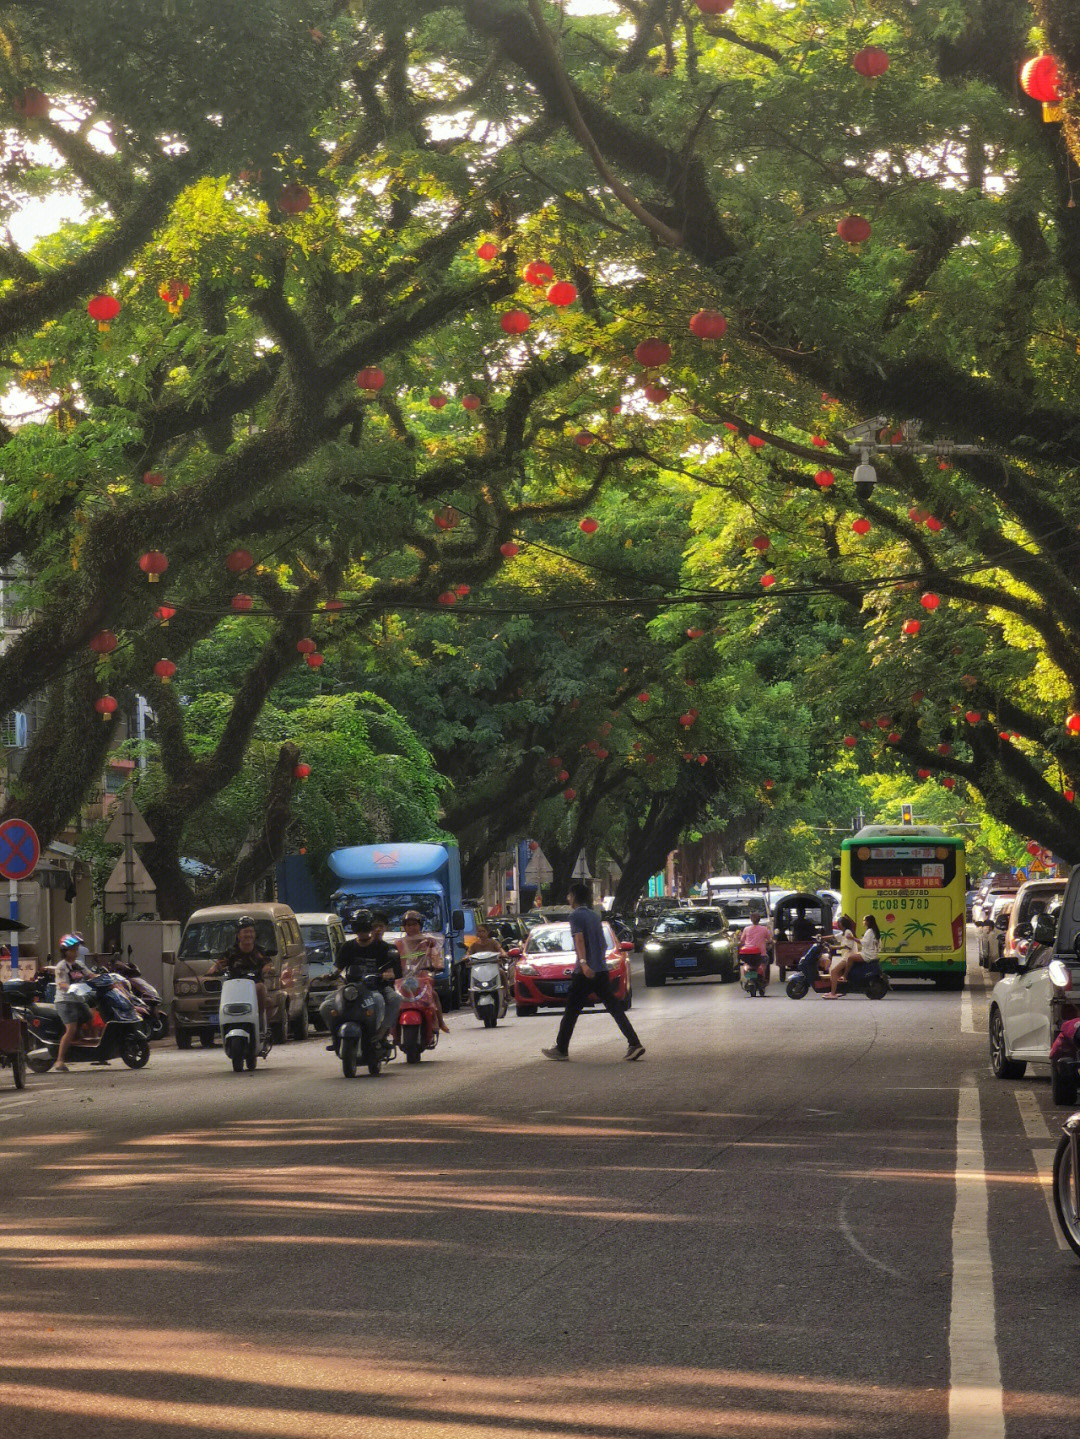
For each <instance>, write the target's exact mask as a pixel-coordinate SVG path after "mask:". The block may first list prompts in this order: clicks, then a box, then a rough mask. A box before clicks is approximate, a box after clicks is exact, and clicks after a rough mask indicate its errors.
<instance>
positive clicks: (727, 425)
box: [724, 420, 739, 435]
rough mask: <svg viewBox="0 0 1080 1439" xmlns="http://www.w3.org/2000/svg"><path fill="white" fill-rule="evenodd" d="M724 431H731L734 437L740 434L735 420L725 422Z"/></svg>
mask: <svg viewBox="0 0 1080 1439" xmlns="http://www.w3.org/2000/svg"><path fill="white" fill-rule="evenodd" d="M724 429H725V430H730V431H731V433H732V434H733V435H737V434H738V433H739V427H738V425H736V424H735V423H734V421H733V420H725V421H724Z"/></svg>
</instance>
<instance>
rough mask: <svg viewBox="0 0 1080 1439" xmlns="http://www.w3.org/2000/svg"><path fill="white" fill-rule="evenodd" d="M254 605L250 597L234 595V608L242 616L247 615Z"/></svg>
mask: <svg viewBox="0 0 1080 1439" xmlns="http://www.w3.org/2000/svg"><path fill="white" fill-rule="evenodd" d="M253 604H254V601H253V600H252V598H251V596H250V595H233V597H232V607H233V609H234V610H237V611H238V612H239V613H240V614H246V613H247V612H248V610H249V609H251V606H252V605H253Z"/></svg>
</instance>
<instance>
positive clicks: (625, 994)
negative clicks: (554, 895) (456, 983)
mask: <svg viewBox="0 0 1080 1439" xmlns="http://www.w3.org/2000/svg"><path fill="white" fill-rule="evenodd" d="M604 942H605V943H606V945H607V966H608V970H609V972H610V974H611V984H612V988H613V990H614V992H615V994H616V995H617V996H618V997H619V999H623V1000H625V1001H626V1007H627V1009H629V1008H630V1004H631V1000H632V999H633V988H632V986H631V982H630V958H629V954H628V951H629V950H632V949H633V947H634V946H633V944H632V943H631V942H630V941H629V940H627V941H626V942H625V943H624V944H620V943H619V941H618V940H617V939H616V938H615V933H614V931H613V930H612V928H611V926H610V925H609V924H605V925H604ZM576 964H577V955H576V954H575V952H574V940H573V936H572V935H571V933H570V926H569V925H568V924H566V923H562V924H541V925H538V926H537V927H536V928H535V929H534V930H533V931H532V933H531V934H530V935H529V938H528V940H527V941H526V944H525V953H524V954H523V955H522V957H521V958H520V959H519V960H518V961H517V963H516V964H515V965H514V969H513V975H512V979H511V987H512V991H513V995H514V1005H515V1008H516V1011H517V1013H518V1014H519V1015H529V1014H535V1013H536V1011H537V1010H538V1009H539V1008H540V1007H541V1005H543V1006H544V1007H545V1008H547V1009H561V1008H563V1007H564V1006H565V1004H566V996H567V994H568V992H569V990H570V978H571V976H572V975H573V973H574V967H575V965H576ZM590 1002H591V1003H593V1004H595V1003H596V996H595V995H593V996H592V998H591V1001H590Z"/></svg>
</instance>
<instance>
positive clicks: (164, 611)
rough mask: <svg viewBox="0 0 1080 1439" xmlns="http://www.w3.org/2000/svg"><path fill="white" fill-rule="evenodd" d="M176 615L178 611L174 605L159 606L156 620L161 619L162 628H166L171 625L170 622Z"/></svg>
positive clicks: (155, 615) (155, 612)
mask: <svg viewBox="0 0 1080 1439" xmlns="http://www.w3.org/2000/svg"><path fill="white" fill-rule="evenodd" d="M175 614H176V611H175V610H174V609H173V607H172V605H158V607H157V609H156V610H155V611H154V618H155V619H159V620H160V621H161V623H162V626H163V627H164V626H165V625H167V624H168V623H169V621H170V620H171V619H172V617H173V615H175Z"/></svg>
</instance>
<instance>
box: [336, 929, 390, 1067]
mask: <svg viewBox="0 0 1080 1439" xmlns="http://www.w3.org/2000/svg"><path fill="white" fill-rule="evenodd" d="M337 969H338V974H339V976H340V980H341V982H340V984H339V986H338V989H337V991H336V992H335V993H334V994H332V995H331V996H330V998H329V999H326V1000H324V1001H323V1003H322V1004H321V1005H320V1006H319V1013H320V1015H321V1016H322V1021H323V1023H324V1024H325V1025H326V1027H327V1029H328V1030H329V1031H330V1043H329V1044H328V1045H327V1046H326V1047H327V1049H332V1050H334V1052H335V1053H336V1052H337V1047H338V1029H339V1028H340V1026H341V1012H342V989H343V988H344V985H345V981H346V979H348V978H350V977H356V978H359V977H361V976H363V975H373V974H377V975H378V976H379V978H380V979H381V980H382V981H383V983H382V985H381V986H380V991H379V992H380V994H381V996H382V1001H383V1016H382V1020H381V1022H380V1024H379V1027H378V1030H377V1031H376V1035H375V1037H376V1039H380V1040H381V1039H385V1038H386V1036H387V1035H388V1034H389V1033H390V1032H391V1030H392V1029H393V1027H394V1025H395V1024H396V1023H397V1017H398V1011H399V1010H400V1009H401V995H400V994H398V992H397V990H396V989H395V988H394V980H395V979H400V978H401V976H402V968H401V955H400V954H399V953H398V952H397V950H396V948H395V947H394V946H393V945H392V944H389V943H388V942H387V941H386V940H385V939H378V938H376V933H375V916H374V915H373V914H372V912H371V910H370V909H360V910H357V912H356V914H355V915H354V916H353V938H352V939H347V940H346V941H345V943H344V944H343V945H342V946H341V948H340V949H339V950H338V956H337ZM350 970H352V971H353V972H354V976H350Z"/></svg>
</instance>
